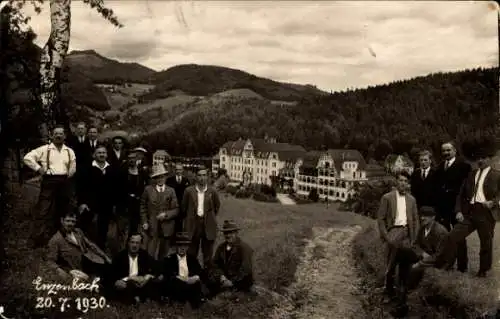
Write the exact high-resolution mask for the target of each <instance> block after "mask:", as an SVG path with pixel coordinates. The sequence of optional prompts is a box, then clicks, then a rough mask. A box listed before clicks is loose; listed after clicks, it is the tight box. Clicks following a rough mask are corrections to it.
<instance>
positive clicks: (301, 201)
mask: <svg viewBox="0 0 500 319" xmlns="http://www.w3.org/2000/svg"><path fill="white" fill-rule="evenodd" d="M290 198H291V199H293V200H294V201H295V203H296V204H297V205H301V204H312V203H314V201H312V200H310V199H309V198H307V197H305V196H301V195H298V194H296V193H293V194H290Z"/></svg>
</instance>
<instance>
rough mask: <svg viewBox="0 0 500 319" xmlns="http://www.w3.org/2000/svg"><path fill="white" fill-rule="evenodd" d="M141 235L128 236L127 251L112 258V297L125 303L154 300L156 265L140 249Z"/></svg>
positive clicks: (156, 281) (157, 280)
mask: <svg viewBox="0 0 500 319" xmlns="http://www.w3.org/2000/svg"><path fill="white" fill-rule="evenodd" d="M141 245H142V235H140V234H138V233H133V234H131V235H130V236H129V239H128V245H127V249H124V250H122V251H121V252H119V253H118V254H117V255H116V256H115V257H114V258H113V264H112V266H111V270H112V272H111V283H112V284H113V286H114V289H113V293H112V295H113V297H115V298H117V299H119V300H122V301H124V302H126V303H138V302H140V301H141V300H142V301H143V300H147V299H149V298H151V299H155V297H158V296H159V295H158V294H156V292H157V290H158V288H159V286H158V283H159V278H157V277H156V275H158V271H159V268H158V263H157V261H156V260H154V259H153V257H151V256H150V255H149V254H148V253H147V251H145V250H143V249H141V248H140V247H141Z"/></svg>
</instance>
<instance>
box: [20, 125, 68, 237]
mask: <svg viewBox="0 0 500 319" xmlns="http://www.w3.org/2000/svg"><path fill="white" fill-rule="evenodd" d="M64 140H65V132H64V127H62V126H56V127H55V128H54V130H53V131H52V137H51V141H52V142H51V143H50V144H47V145H43V146H40V147H38V148H35V149H34V150H32V151H30V152H29V153H28V154H26V155H25V156H24V164H25V165H26V166H28V167H29V168H31V169H32V170H34V171H35V172H38V174H40V176H41V178H42V180H41V186H40V195H39V198H38V209H39V214H38V215H36V216H37V217H38V218H37V219H38V220H37V221H35V222H34V227H35V232H37V234H35V235H34V236H33V237H32V238H33V239H34V241H35V243H36V244H35V245H37V246H38V245H45V244H46V243H47V241H48V239H49V238H50V237H51V236H52V235H54V233H55V232H56V231H57V230H58V229H59V219H60V217H61V216H63V215H64V214H66V213H68V211H69V210H71V209H72V208H71V205H70V204H71V197H72V187H71V177H72V176H73V175H74V174H75V172H76V156H75V152H74V151H73V150H72V149H71V148H69V147H67V146H66V145H64ZM52 209H53V210H54V211H51V210H52Z"/></svg>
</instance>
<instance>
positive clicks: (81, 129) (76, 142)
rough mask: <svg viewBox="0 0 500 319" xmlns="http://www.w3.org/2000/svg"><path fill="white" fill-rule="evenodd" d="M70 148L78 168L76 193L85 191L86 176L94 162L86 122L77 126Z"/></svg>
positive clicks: (71, 137)
mask: <svg viewBox="0 0 500 319" xmlns="http://www.w3.org/2000/svg"><path fill="white" fill-rule="evenodd" d="M68 146H69V147H70V148H71V149H72V150H73V151H74V152H75V156H76V161H77V162H78V168H77V170H76V173H75V187H76V193H77V194H79V193H80V192H82V191H83V187H84V186H83V183H84V182H85V180H84V179H85V176H86V175H87V173H88V169H89V168H90V163H91V162H92V156H93V150H92V149H91V148H90V143H89V139H88V137H87V126H86V124H85V123H84V122H80V123H78V124H77V126H76V134H75V135H72V136H70V137H69V138H68Z"/></svg>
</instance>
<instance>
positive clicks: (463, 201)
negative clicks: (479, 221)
mask: <svg viewBox="0 0 500 319" xmlns="http://www.w3.org/2000/svg"><path fill="white" fill-rule="evenodd" d="M477 171H478V170H477V169H475V170H474V171H472V172H470V174H469V176H468V177H467V179H466V180H465V182H464V183H463V185H462V188H461V189H460V193H459V195H458V196H457V200H456V205H455V212H462V213H464V214H467V213H468V212H469V209H470V201H471V199H472V196H474V194H473V193H474V186H475V181H476V173H477ZM483 192H484V197H486V200H488V201H490V200H492V201H493V202H494V207H493V208H492V209H491V214H492V216H493V218H494V219H495V220H496V221H498V220H500V207H499V204H500V203H499V200H500V171H498V170H495V169H493V168H490V171H489V172H488V174H487V175H486V176H485V178H484V184H483Z"/></svg>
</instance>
